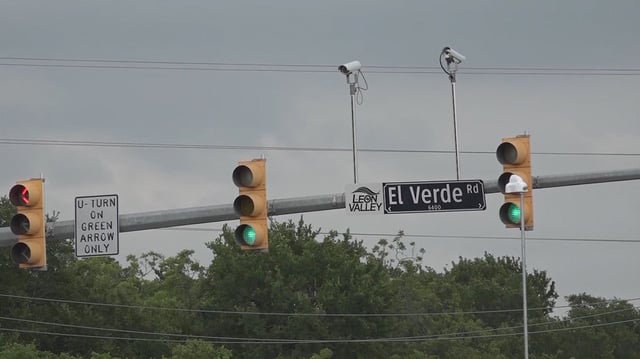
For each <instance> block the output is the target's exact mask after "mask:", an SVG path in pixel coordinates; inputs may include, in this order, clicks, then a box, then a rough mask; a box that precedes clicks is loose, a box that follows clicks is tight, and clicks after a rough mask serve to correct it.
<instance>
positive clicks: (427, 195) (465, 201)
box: [345, 180, 487, 214]
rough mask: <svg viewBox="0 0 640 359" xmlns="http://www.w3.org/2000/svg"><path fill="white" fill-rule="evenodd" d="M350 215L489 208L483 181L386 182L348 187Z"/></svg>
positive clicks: (347, 196)
mask: <svg viewBox="0 0 640 359" xmlns="http://www.w3.org/2000/svg"><path fill="white" fill-rule="evenodd" d="M345 200H346V201H345V202H346V209H347V212H348V213H350V214H401V213H430V212H458V211H482V210H485V209H486V208H487V206H486V200H485V195H484V183H483V182H482V180H460V181H426V182H425V181H423V182H384V183H370V184H357V183H356V184H352V185H347V187H346V190H345Z"/></svg>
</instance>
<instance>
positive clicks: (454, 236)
mask: <svg viewBox="0 0 640 359" xmlns="http://www.w3.org/2000/svg"><path fill="white" fill-rule="evenodd" d="M158 230H161V231H186V232H222V228H192V227H169V228H158ZM318 234H321V235H329V234H332V233H331V232H318ZM338 234H342V233H338ZM349 234H350V235H352V236H361V237H398V236H400V237H402V238H436V239H440V238H452V239H500V240H504V239H507V240H516V239H517V240H520V237H509V236H479V235H464V234H407V233H403V234H402V235H399V234H398V233H371V232H349ZM527 240H534V241H554V242H555V241H568V242H605V243H640V239H605V238H584V237H527Z"/></svg>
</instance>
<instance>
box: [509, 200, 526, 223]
mask: <svg viewBox="0 0 640 359" xmlns="http://www.w3.org/2000/svg"><path fill="white" fill-rule="evenodd" d="M521 216H522V211H520V207H518V206H516V205H515V204H513V203H511V204H510V205H509V208H507V217H508V218H509V221H511V223H513V224H517V223H520V217H521Z"/></svg>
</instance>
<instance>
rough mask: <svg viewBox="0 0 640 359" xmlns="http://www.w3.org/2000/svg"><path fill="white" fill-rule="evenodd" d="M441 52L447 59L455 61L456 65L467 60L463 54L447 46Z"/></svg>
mask: <svg viewBox="0 0 640 359" xmlns="http://www.w3.org/2000/svg"><path fill="white" fill-rule="evenodd" d="M443 52H444V55H445V57H446V58H447V59H451V60H452V61H455V62H457V63H461V62H462V61H464V60H466V59H467V58H466V57H465V56H464V55H463V54H461V53H459V52H458V51H456V50H454V49H452V48H450V47H448V46H447V47H445V48H444V50H443Z"/></svg>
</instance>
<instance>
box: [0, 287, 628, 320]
mask: <svg viewBox="0 0 640 359" xmlns="http://www.w3.org/2000/svg"><path fill="white" fill-rule="evenodd" d="M0 297H4V298H11V299H21V300H32V301H40V302H50V303H65V304H76V305H89V306H100V307H112V308H127V309H140V310H155V311H172V312H184V313H208V314H231V315H251V316H286V317H339V318H344V317H429V316H440V315H477V314H496V313H510V312H521V311H522V309H521V308H514V309H495V310H482V311H455V312H427V313H284V312H246V311H244V312H243V311H230V310H211V309H187V308H172V307H153V306H142V305H131V304H113V303H99V302H86V301H78V300H68V299H54V298H41V297H29V296H21V295H13V294H5V293H0ZM638 300H640V297H637V298H630V299H612V300H605V301H599V302H594V303H589V305H593V304H605V303H611V302H619V301H625V302H634V301H638ZM574 307H582V305H578V306H575V305H574V306H572V305H565V306H557V307H553V308H549V307H539V308H528V310H529V311H536V310H554V309H563V308H574Z"/></svg>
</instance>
